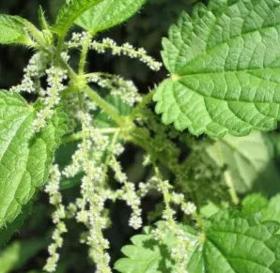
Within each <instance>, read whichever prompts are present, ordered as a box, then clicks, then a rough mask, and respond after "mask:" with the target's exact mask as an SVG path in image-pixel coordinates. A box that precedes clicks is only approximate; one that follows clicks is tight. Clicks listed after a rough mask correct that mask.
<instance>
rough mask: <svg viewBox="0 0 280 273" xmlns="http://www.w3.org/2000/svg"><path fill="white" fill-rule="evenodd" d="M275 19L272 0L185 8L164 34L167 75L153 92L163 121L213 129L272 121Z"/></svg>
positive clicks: (278, 27) (279, 22)
mask: <svg viewBox="0 0 280 273" xmlns="http://www.w3.org/2000/svg"><path fill="white" fill-rule="evenodd" d="M279 18H280V2H279V1H275V0H242V1H241V0H239V1H236V0H235V1H225V0H222V1H216V0H215V1H214V0H212V3H211V1H210V6H209V7H208V9H207V8H206V7H204V6H202V5H200V6H199V7H198V8H197V9H196V11H195V12H194V14H193V16H192V18H191V17H190V16H189V15H187V14H183V15H182V16H181V18H180V20H179V22H178V24H177V25H173V26H172V27H171V29H170V31H169V38H168V39H164V40H163V52H162V56H163V60H164V63H165V66H166V67H167V69H168V71H169V72H170V73H171V76H170V78H168V79H166V80H165V81H164V82H162V83H161V84H160V86H159V87H158V88H157V90H156V93H155V96H154V100H155V101H157V106H156V112H157V113H162V114H163V115H162V120H163V122H164V123H165V124H170V123H174V125H175V127H176V128H177V129H178V130H184V129H186V128H187V129H189V130H190V132H191V133H192V134H195V135H200V134H202V133H207V134H209V135H213V136H223V135H225V134H226V133H230V134H232V135H236V136H240V135H247V134H249V132H251V131H252V130H254V129H255V130H260V131H268V130H272V129H274V128H276V123H277V120H279V118H280V114H279V104H280V96H279V95H278V93H279V92H278V91H279V88H280V80H279V79H280V61H279V60H280V51H279V47H280V39H279V37H280V36H279V35H278V34H279V32H280V19H279Z"/></svg>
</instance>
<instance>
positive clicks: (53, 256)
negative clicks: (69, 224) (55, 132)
mask: <svg viewBox="0 0 280 273" xmlns="http://www.w3.org/2000/svg"><path fill="white" fill-rule="evenodd" d="M60 179H61V174H60V171H59V168H58V166H57V165H53V167H52V169H51V171H50V179H49V182H48V184H47V186H46V188H45V191H46V192H47V193H48V195H49V199H50V204H52V205H53V206H54V207H55V211H54V212H53V214H52V221H53V223H54V225H55V229H54V232H53V235H52V239H53V242H52V243H51V245H49V247H48V252H49V255H50V256H49V258H48V260H47V263H46V265H45V267H44V270H45V271H47V272H54V271H55V270H56V267H57V263H58V260H59V253H58V250H59V249H60V248H61V247H62V244H63V237H62V235H63V234H64V233H65V232H67V228H66V226H65V223H64V220H65V218H66V212H65V207H64V205H63V203H62V195H61V193H60V190H59V188H60Z"/></svg>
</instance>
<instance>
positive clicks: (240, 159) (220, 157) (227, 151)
mask: <svg viewBox="0 0 280 273" xmlns="http://www.w3.org/2000/svg"><path fill="white" fill-rule="evenodd" d="M206 154H207V155H208V156H209V157H210V158H211V159H212V161H213V162H215V164H217V166H218V167H219V168H225V172H224V180H225V182H226V183H227V184H228V183H232V184H233V185H234V188H235V189H236V190H237V191H238V192H239V193H245V192H248V191H251V190H252V189H255V190H265V191H266V192H270V193H271V192H273V191H274V192H275V190H279V188H280V184H279V183H277V181H278V180H279V178H280V173H279V171H278V170H277V166H276V163H275V161H274V156H275V151H274V146H273V143H272V141H271V140H270V138H269V137H268V136H267V135H264V134H261V133H259V132H254V133H252V134H250V135H248V136H245V137H234V136H226V137H224V138H222V139H220V140H217V141H216V142H215V143H214V144H213V145H211V146H209V147H208V148H207V149H206Z"/></svg>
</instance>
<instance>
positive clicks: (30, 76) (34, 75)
mask: <svg viewBox="0 0 280 273" xmlns="http://www.w3.org/2000/svg"><path fill="white" fill-rule="evenodd" d="M47 65H48V58H47V55H46V54H45V53H44V52H38V53H36V54H34V55H33V56H32V58H31V59H30V60H29V63H28V64H27V66H26V67H25V68H24V71H23V72H24V75H23V79H22V82H21V83H20V84H19V85H16V86H13V87H12V88H11V89H10V91H11V92H16V93H20V92H27V93H36V92H37V93H38V92H40V90H41V86H40V82H39V79H40V77H42V76H43V75H44V74H45V70H46V67H47Z"/></svg>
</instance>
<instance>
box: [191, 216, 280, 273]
mask: <svg viewBox="0 0 280 273" xmlns="http://www.w3.org/2000/svg"><path fill="white" fill-rule="evenodd" d="M275 227H276V226H274V229H272V228H271V226H270V225H268V224H264V223H252V222H251V221H249V220H248V219H246V218H241V217H236V218H233V217H232V215H230V214H229V216H228V217H216V219H213V220H212V222H211V224H210V225H209V227H208V228H207V229H206V232H205V241H204V243H203V244H202V245H200V246H198V248H197V249H196V251H194V253H193V255H192V257H191V259H190V262H189V266H188V270H189V273H206V272H207V273H224V272H228V273H252V272H254V273H278V272H279V268H278V269H277V268H275V266H276V265H277V264H279V258H280V257H279V255H278V253H279V242H280V239H279V237H278V236H277V235H276V231H277V230H279V225H278V226H277V230H276V229H275ZM273 241H275V242H278V246H276V247H275V246H272V245H271V242H273ZM277 252H278V253H277Z"/></svg>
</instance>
